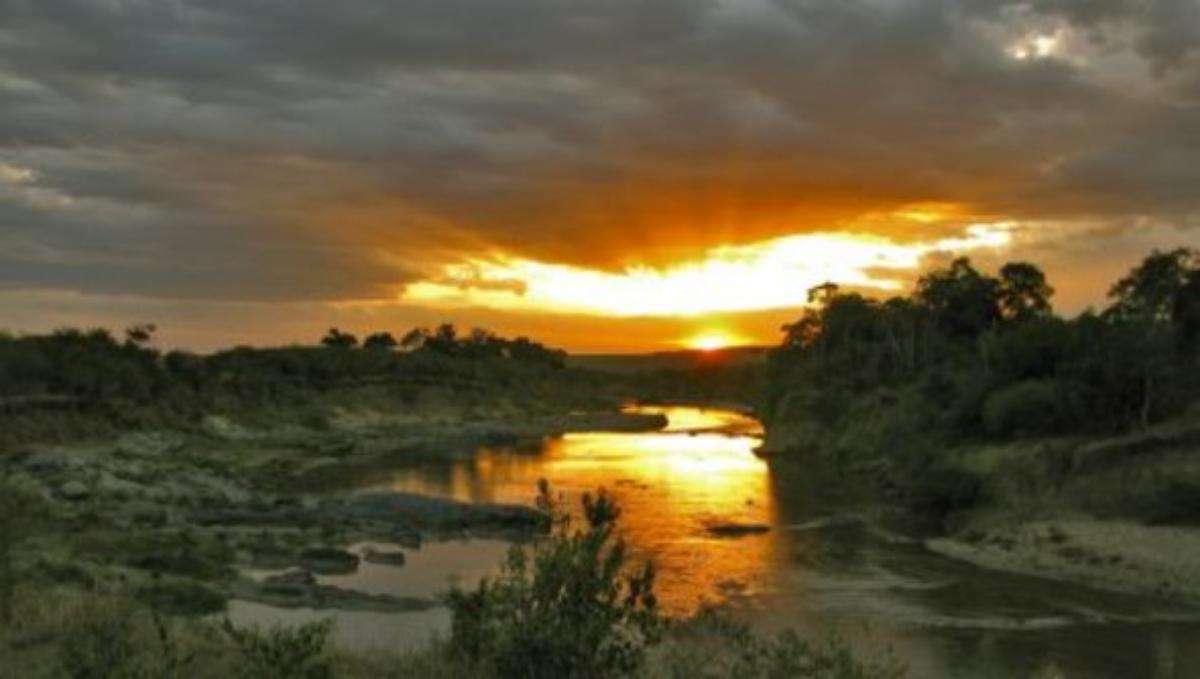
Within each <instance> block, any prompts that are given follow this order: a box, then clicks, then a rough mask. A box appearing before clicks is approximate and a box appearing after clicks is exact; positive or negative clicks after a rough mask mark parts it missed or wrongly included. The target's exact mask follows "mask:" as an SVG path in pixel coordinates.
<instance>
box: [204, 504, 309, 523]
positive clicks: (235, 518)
mask: <svg viewBox="0 0 1200 679" xmlns="http://www.w3.org/2000/svg"><path fill="white" fill-rule="evenodd" d="M188 521H189V522H191V523H195V524H198V525H201V526H307V525H311V524H313V523H315V522H316V517H315V516H314V514H313V512H311V511H309V510H308V509H305V508H302V507H289V508H282V509H265V510H264V509H241V508H233V509H226V508H219V507H215V508H207V509H197V510H195V511H193V512H190V513H188Z"/></svg>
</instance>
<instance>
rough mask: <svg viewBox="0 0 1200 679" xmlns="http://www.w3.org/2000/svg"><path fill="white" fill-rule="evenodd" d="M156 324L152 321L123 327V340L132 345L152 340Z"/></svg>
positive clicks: (156, 328)
mask: <svg viewBox="0 0 1200 679" xmlns="http://www.w3.org/2000/svg"><path fill="white" fill-rule="evenodd" d="M157 330H158V326H156V325H154V324H153V323H139V324H137V325H131V326H129V327H128V328H125V341H126V342H128V343H129V344H132V345H134V346H138V347H141V346H145V345H147V344H150V342H152V341H153V340H154V333H155V332H156V331H157Z"/></svg>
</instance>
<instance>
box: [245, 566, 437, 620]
mask: <svg viewBox="0 0 1200 679" xmlns="http://www.w3.org/2000/svg"><path fill="white" fill-rule="evenodd" d="M299 573H303V571H300V572H299ZM309 575H310V576H311V574H309ZM284 576H287V574H284V575H283V576H276V579H273V580H272V579H268V581H265V582H263V583H261V584H260V583H256V582H253V581H250V580H247V579H244V578H243V579H240V580H236V581H234V582H233V583H232V584H231V585H230V586H229V590H228V592H229V594H230V595H231V596H233V597H235V598H238V599H242V600H243V601H254V602H257V603H262V604H267V605H268V606H277V607H279V608H312V609H317V610H321V609H336V610H345V611H378V612H382V613H402V612H407V611H427V610H430V609H433V608H436V607H437V606H438V605H439V604H438V602H437V601H435V600H433V599H422V598H416V597H396V596H390V595H387V594H367V593H365V592H358V591H355V590H351V589H343V588H341V587H333V586H330V585H321V584H317V583H315V582H312V583H307V582H306V581H305V578H304V576H303V575H300V574H296V575H292V576H287V577H288V580H287V581H281V580H279V579H278V578H282V577H284Z"/></svg>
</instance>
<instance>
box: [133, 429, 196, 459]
mask: <svg viewBox="0 0 1200 679" xmlns="http://www.w3.org/2000/svg"><path fill="white" fill-rule="evenodd" d="M186 443H187V441H186V440H184V438H183V436H181V435H179V434H176V433H175V432H169V431H160V432H153V431H138V432H133V433H130V434H125V435H124V436H122V437H121V438H119V439H117V452H118V453H120V454H122V455H126V456H129V457H159V456H162V455H169V454H171V453H174V452H176V451H178V450H180V449H181V448H183V446H184V444H186Z"/></svg>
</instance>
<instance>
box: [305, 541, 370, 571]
mask: <svg viewBox="0 0 1200 679" xmlns="http://www.w3.org/2000/svg"><path fill="white" fill-rule="evenodd" d="M298 560H299V562H300V565H301V566H302V567H303V568H305V569H307V570H309V571H312V572H313V573H316V574H318V575H349V574H350V573H353V572H355V571H357V570H358V561H359V559H358V556H357V555H355V554H351V553H350V552H347V551H346V550H343V549H335V548H332V547H313V548H310V549H306V550H304V551H302V552H300V556H299V559H298Z"/></svg>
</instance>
